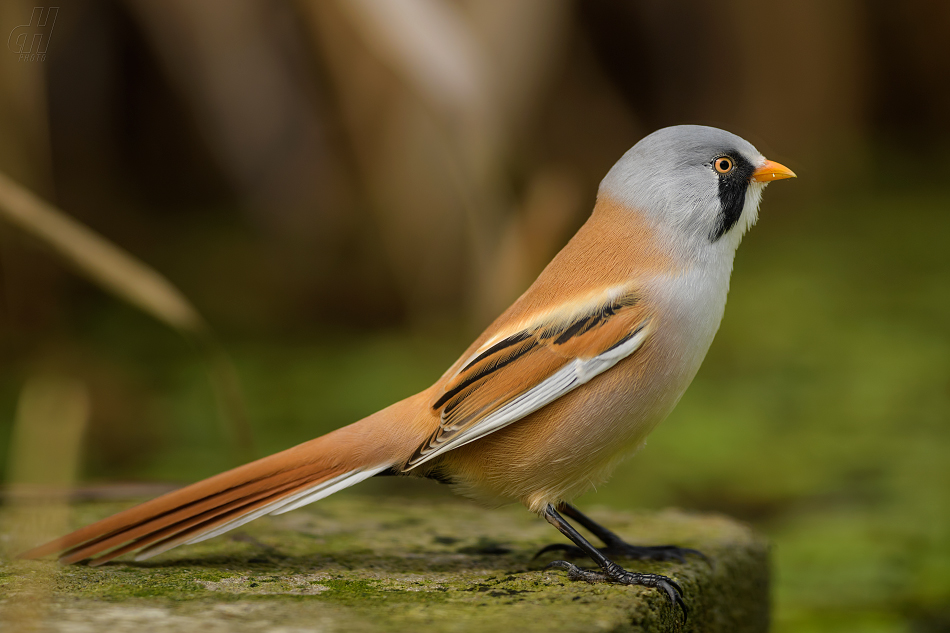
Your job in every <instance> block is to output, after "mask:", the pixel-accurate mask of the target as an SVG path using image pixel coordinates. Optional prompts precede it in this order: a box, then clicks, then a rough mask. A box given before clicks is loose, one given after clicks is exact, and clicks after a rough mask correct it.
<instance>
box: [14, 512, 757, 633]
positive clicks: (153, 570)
mask: <svg viewBox="0 0 950 633" xmlns="http://www.w3.org/2000/svg"><path fill="white" fill-rule="evenodd" d="M120 507H122V506H121V505H120V504H115V503H102V502H98V503H84V504H80V505H77V506H75V507H74V508H73V512H72V514H73V516H72V519H71V520H72V521H73V522H74V523H75V524H76V525H77V526H78V525H79V524H82V523H85V522H88V521H90V520H93V519H96V518H98V517H101V516H105V515H107V514H109V513H111V512H113V511H115V510H117V509H120ZM590 514H591V516H592V517H593V518H595V519H596V520H598V521H601V522H602V523H604V524H605V525H607V526H609V527H610V528H611V529H614V530H615V531H617V532H618V533H620V534H622V535H623V536H624V537H626V538H627V539H629V540H630V541H631V542H635V543H637V544H658V545H659V544H668V543H675V544H677V545H682V546H685V547H692V548H696V549H698V550H701V551H702V552H704V553H705V554H706V555H707V556H708V557H709V559H710V561H711V565H710V564H707V563H706V562H704V561H703V560H701V559H698V558H694V557H690V559H689V560H688V561H687V562H686V563H674V562H664V563H659V562H646V563H645V562H638V561H619V562H621V564H624V566H625V567H626V568H628V569H630V570H634V571H644V572H651V573H660V574H665V575H668V576H670V577H672V578H673V579H674V580H675V581H676V582H677V583H679V584H680V585H681V586H682V588H683V591H684V594H685V601H686V603H687V604H688V605H689V608H690V617H689V621H688V623H687V624H686V626H683V625H682V623H681V612H680V611H679V609H678V608H675V607H673V606H672V605H670V604H669V602H668V601H667V599H666V597H665V596H664V595H662V594H660V593H659V592H657V591H655V590H653V589H648V588H644V587H621V586H614V585H606V584H595V585H591V584H586V583H577V582H570V581H568V580H567V578H566V575H565V574H564V573H563V572H560V571H557V570H547V569H545V565H546V564H547V563H548V562H550V560H552V559H553V558H554V555H553V553H552V554H546V555H544V556H542V557H541V558H538V559H534V558H533V557H534V555H535V553H536V552H537V551H538V549H539V548H541V547H542V546H543V545H545V544H547V543H550V542H556V541H561V540H563V538H562V537H560V535H558V534H557V533H556V531H555V530H554V529H553V528H551V527H550V526H549V525H548V524H547V523H545V522H544V521H542V520H541V519H539V518H537V517H535V516H534V515H531V514H529V513H528V512H526V511H525V510H523V509H521V508H519V507H509V508H502V509H493V510H486V509H483V508H481V507H479V506H476V505H474V504H471V503H467V502H465V501H461V500H460V501H445V500H441V499H439V500H433V499H419V500H408V499H400V498H385V499H380V498H375V497H369V496H364V495H355V494H341V495H337V496H335V497H333V498H330V499H326V500H324V501H321V502H320V503H318V504H315V505H313V506H310V507H308V508H306V509H302V510H298V511H296V512H292V513H288V514H286V515H280V516H277V517H267V518H265V519H261V520H258V521H255V522H253V523H251V524H249V525H247V526H245V527H244V528H241V529H239V530H236V531H234V532H232V533H230V534H228V535H225V536H222V537H219V538H215V539H211V540H209V541H206V542H203V543H199V544H196V545H192V546H185V547H180V548H178V549H175V550H172V551H170V552H167V553H165V554H163V555H161V556H159V557H156V558H154V559H151V560H148V561H144V562H134V561H129V560H119V561H117V562H113V563H110V564H107V565H104V566H102V567H96V568H93V567H86V566H70V567H61V566H59V565H58V564H57V563H55V562H50V561H14V560H11V559H10V558H9V557H5V558H3V559H0V622H5V624H6V625H10V624H18V625H20V626H22V627H23V628H32V629H33V630H51V631H67V630H68V631H85V630H89V631H98V630H109V631H111V632H112V633H122V632H124V631H134V632H135V633H138V632H139V631H142V630H149V631H166V630H167V631H201V632H202V633H216V632H218V631H256V632H257V631H275V632H277V631H281V632H285V633H286V632H290V631H301V632H302V631H326V632H333V631H357V632H358V631H409V630H417V629H418V630H425V631H491V632H492V633H495V632H497V631H501V630H505V631H511V630H514V631H519V632H529V631H545V632H547V631H558V633H567V632H569V631H703V632H705V633H714V632H716V631H729V632H731V633H735V632H746V631H748V632H750V633H751V632H753V631H766V630H767V629H768V618H769V571H768V545H767V543H766V541H765V540H764V539H763V538H762V537H761V536H759V535H757V534H755V533H754V532H753V531H752V530H751V529H750V528H748V527H747V526H745V525H742V524H740V523H737V522H735V521H733V520H731V519H729V518H726V517H723V516H720V515H698V514H689V513H685V512H681V511H678V510H667V511H663V512H658V513H647V512H642V513H633V512H618V511H613V510H606V509H597V508H594V509H592V510H591V512H590ZM5 524H6V525H7V526H8V529H9V522H5ZM3 536H4V537H5V540H7V541H9V539H10V535H9V533H8V534H4V535H3ZM576 562H578V564H581V565H582V566H587V565H588V563H587V562H585V561H576ZM4 629H5V630H14V629H13V628H10V629H7V628H6V626H4Z"/></svg>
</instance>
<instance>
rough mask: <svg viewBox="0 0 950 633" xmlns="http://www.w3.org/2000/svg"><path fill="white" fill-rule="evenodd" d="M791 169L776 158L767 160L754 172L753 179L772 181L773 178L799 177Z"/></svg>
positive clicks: (756, 180)
mask: <svg viewBox="0 0 950 633" xmlns="http://www.w3.org/2000/svg"><path fill="white" fill-rule="evenodd" d="M797 177H798V176H796V175H795V172H793V171H792V170H791V169H789V168H788V167H786V166H785V165H781V164H779V163H776V162H775V161H774V160H767V161H765V162H764V163H762V164H761V165H759V168H758V169H756V170H755V171H754V172H752V180H754V181H755V182H772V181H773V180H782V179H783V178H797Z"/></svg>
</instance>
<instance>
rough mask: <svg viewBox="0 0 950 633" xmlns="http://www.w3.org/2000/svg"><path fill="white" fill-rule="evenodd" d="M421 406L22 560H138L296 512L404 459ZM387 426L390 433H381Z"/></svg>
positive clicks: (211, 482)
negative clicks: (411, 424) (127, 556)
mask: <svg viewBox="0 0 950 633" xmlns="http://www.w3.org/2000/svg"><path fill="white" fill-rule="evenodd" d="M415 410H417V405H416V404H415V403H414V401H413V398H410V399H407V400H404V401H402V402H400V403H397V404H395V405H393V406H392V407H389V408H387V409H384V410H383V411H380V412H378V413H376V414H374V415H372V416H370V417H368V418H365V419H364V420H361V421H360V422H357V423H355V424H351V425H350V426H348V427H344V428H342V429H339V430H337V431H334V432H333V433H330V434H328V435H324V436H323V437H318V438H316V439H314V440H311V441H309V442H305V443H303V444H300V445H298V446H295V447H293V448H290V449H288V450H286V451H283V452H281V453H277V454H275V455H271V456H270V457H265V458H263V459H259V460H257V461H255V462H251V463H250V464H245V465H244V466H240V467H238V468H235V469H233V470H229V471H227V472H225V473H221V474H220V475H216V476H214V477H210V478H209V479H205V480H204V481H199V482H198V483H195V484H192V485H190V486H187V487H185V488H182V489H180V490H176V491H174V492H170V493H168V494H166V495H163V496H161V497H158V498H156V499H153V500H151V501H147V502H145V503H143V504H141V505H138V506H135V507H133V508H129V509H128V510H125V511H123V512H119V513H118V514H115V515H113V516H111V517H108V518H105V519H102V520H101V521H98V522H96V523H93V524H91V525H87V526H86V527H84V528H81V529H79V530H76V531H75V532H73V533H72V534H67V535H66V536H64V537H62V538H58V539H56V540H54V541H50V542H49V543H46V544H44V545H41V546H39V547H36V548H34V549H32V550H30V551H28V552H25V553H23V554H21V555H20V558H40V557H43V556H49V555H51V554H60V559H59V560H60V561H61V562H63V563H66V564H69V563H76V562H80V561H83V560H89V559H91V560H90V564H92V565H100V564H102V563H105V562H107V561H109V560H112V559H113V558H115V557H117V556H121V555H123V554H126V553H129V552H133V551H135V550H140V551H139V554H138V556H136V559H137V560H142V559H145V558H149V557H151V556H154V555H156V554H159V553H161V552H164V551H167V550H169V549H171V548H173V547H175V546H177V545H181V544H183V543H197V542H199V541H203V540H205V539H208V538H212V537H214V536H218V535H219V534H222V533H224V532H227V531H228V530H232V529H234V528H236V527H238V526H241V525H244V524H245V523H247V522H248V521H252V520H254V519H256V518H258V517H260V516H263V515H265V514H280V513H283V512H288V511H290V510H294V509H296V508H299V507H301V506H303V505H306V504H308V503H312V502H314V501H317V500H319V499H322V498H324V497H326V496H329V495H331V494H333V493H335V492H337V491H339V490H342V489H343V488H346V487H348V486H352V485H353V484H356V483H359V482H360V481H363V480H364V479H367V478H369V477H372V476H373V475H375V474H377V473H379V472H381V471H383V470H385V469H387V468H390V467H392V466H393V465H394V464H398V463H401V462H402V461H405V459H406V458H407V455H408V454H409V453H411V451H412V449H413V448H414V446H415V442H416V438H415V435H418V434H420V433H419V432H417V431H415V430H412V429H407V427H405V426H403V425H401V424H399V422H401V421H404V420H406V419H407V418H411V416H412V414H413V412H414V411H415ZM381 425H384V426H385V430H386V431H388V433H381V432H380V431H381V428H380V427H381ZM394 430H395V432H394ZM426 432H428V431H426ZM420 436H421V435H420ZM387 439H388V441H387Z"/></svg>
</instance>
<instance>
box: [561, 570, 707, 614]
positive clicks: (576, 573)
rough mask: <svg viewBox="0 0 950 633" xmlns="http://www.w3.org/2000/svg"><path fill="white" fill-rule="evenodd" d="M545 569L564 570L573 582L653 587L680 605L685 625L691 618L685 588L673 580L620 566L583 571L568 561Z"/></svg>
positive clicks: (673, 602) (674, 603) (671, 601)
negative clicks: (685, 600) (684, 598)
mask: <svg viewBox="0 0 950 633" xmlns="http://www.w3.org/2000/svg"><path fill="white" fill-rule="evenodd" d="M545 569H563V570H565V571H566V572H567V577H568V578H569V579H571V580H584V581H586V582H590V583H595V582H613V583H617V584H622V585H641V586H644V587H653V588H656V589H659V590H661V591H662V592H663V593H664V594H665V595H666V598H667V600H669V601H670V604H671V605H674V606H675V605H679V608H680V609H681V610H682V611H683V624H686V621H687V619H688V618H689V609H688V608H687V607H686V603H685V602H683V588H682V587H680V586H679V584H678V583H677V582H676V581H675V580H673V579H672V578H667V577H666V576H661V575H659V574H638V573H634V572H629V571H626V570H625V569H623V568H622V567H619V566H614V567H613V568H612V570H610V571H592V570H588V569H581V568H580V567H578V566H577V565H575V564H574V563H569V562H568V561H566V560H554V561H551V562H550V563H548V564H547V566H546V567H545Z"/></svg>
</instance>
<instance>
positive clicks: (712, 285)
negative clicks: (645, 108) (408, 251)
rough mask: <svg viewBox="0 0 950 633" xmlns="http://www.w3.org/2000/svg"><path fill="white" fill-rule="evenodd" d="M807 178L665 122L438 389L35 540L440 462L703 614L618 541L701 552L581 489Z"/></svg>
mask: <svg viewBox="0 0 950 633" xmlns="http://www.w3.org/2000/svg"><path fill="white" fill-rule="evenodd" d="M794 177H795V174H794V173H793V172H792V171H791V170H790V169H788V168H787V167H785V166H784V165H781V164H779V163H776V162H774V161H771V160H767V159H766V158H765V157H764V156H762V154H760V153H759V152H758V151H757V150H756V149H755V147H753V146H752V145H751V144H750V143H748V142H747V141H745V140H743V139H742V138H740V137H739V136H736V135H734V134H731V133H729V132H726V131H724V130H721V129H717V128H713V127H707V126H699V125H678V126H673V127H667V128H662V129H660V130H657V131H655V132H653V133H651V134H649V135H647V136H645V137H644V138H642V139H641V140H640V141H639V142H637V143H636V144H635V145H634V146H633V147H632V148H631V149H630V150H628V151H627V152H626V153H625V154H624V155H623V156H622V157H621V158H620V160H619V161H618V162H617V163H616V164H615V165H614V166H613V167H612V168H611V169H610V170H609V172H608V173H607V175H606V176H605V177H604V179H603V180H602V181H601V183H600V186H599V188H598V191H597V196H596V201H595V204H594V208H593V211H592V213H591V215H590V217H589V219H588V220H587V221H586V222H585V223H584V225H583V226H582V227H581V228H580V229H579V230H578V232H577V233H576V234H575V235H574V237H573V238H572V239H570V241H569V242H568V243H567V244H566V245H565V246H564V248H563V249H562V250H561V251H560V252H559V253H558V254H557V255H556V256H555V257H554V259H553V260H552V261H551V262H550V263H549V264H548V266H547V267H545V268H544V270H543V271H542V272H541V273H540V275H539V276H538V278H537V279H536V280H535V281H534V283H533V284H532V285H531V286H530V287H529V288H528V289H527V290H526V291H525V292H524V294H522V295H521V296H520V298H518V299H517V300H516V301H515V302H514V303H513V304H512V305H511V306H510V307H509V308H508V309H507V310H505V311H504V312H503V313H502V314H501V316H499V317H498V318H497V319H496V320H495V321H494V322H493V323H492V324H491V325H489V326H488V328H487V329H486V330H485V331H484V332H483V333H482V334H481V335H480V336H479V337H478V338H477V339H476V340H475V341H474V342H473V343H472V344H471V345H470V346H469V348H468V349H466V350H465V351H464V352H463V353H462V354H461V356H460V357H459V358H458V360H456V361H455V363H453V364H452V366H451V367H449V369H448V370H447V371H446V372H445V373H444V374H443V375H442V376H441V377H440V378H439V379H438V380H436V382H435V383H434V384H433V385H432V386H430V387H429V388H428V389H425V390H423V391H421V392H419V393H417V394H415V395H412V396H409V397H408V398H406V399H404V400H402V401H399V402H397V403H395V404H393V405H391V406H389V407H387V408H385V409H383V410H381V411H378V412H376V413H374V414H372V415H369V416H368V417H366V418H363V419H362V420H359V421H357V422H354V423H353V424H350V425H348V426H345V427H343V428H340V429H337V430H335V431H332V432H330V433H328V434H326V435H323V436H321V437H317V438H316V439H312V440H310V441H307V442H304V443H302V444H299V445H297V446H294V447H292V448H289V449H287V450H284V451H282V452H279V453H276V454H273V455H271V456H269V457H264V458H262V459H259V460H257V461H253V462H251V463H248V464H245V465H243V466H240V467H237V468H234V469H232V470H229V471H227V472H224V473H221V474H219V475H216V476H213V477H210V478H208V479H205V480H203V481H200V482H197V483H194V484H191V485H189V486H186V487H184V488H181V489H179V490H176V491H173V492H170V493H168V494H165V495H163V496H160V497H158V498H156V499H153V500H151V501H147V502H145V503H142V504H140V505H138V506H135V507H132V508H129V509H127V510H125V511H122V512H119V513H117V514H115V515H112V516H110V517H108V518H105V519H102V520H100V521H98V522H95V523H92V524H91V525H87V526H86V527H83V528H80V529H78V530H76V531H75V532H72V533H71V534H68V535H66V536H63V537H61V538H58V539H55V540H53V541H50V542H48V543H46V544H45V545H41V546H39V547H36V548H34V549H32V550H30V551H28V552H25V553H24V554H21V557H23V558H39V557H45V556H49V555H53V554H56V555H58V557H59V560H60V561H61V562H62V563H64V564H69V563H78V562H81V561H87V562H88V563H89V564H90V565H101V564H103V563H105V562H107V561H110V560H112V559H114V558H116V557H117V556H121V555H123V554H126V553H129V552H137V554H136V560H143V559H147V558H150V557H152V556H155V555H157V554H160V553H162V552H165V551H167V550H169V549H171V548H173V547H176V546H178V545H182V544H186V543H197V542H199V541H203V540H205V539H209V538H212V537H215V536H218V535H220V534H223V533H225V532H227V531H229V530H233V529H234V528H237V527H238V526H241V525H243V524H245V523H247V522H249V521H251V520H253V519H256V518H258V517H260V516H263V515H265V514H281V513H284V512H288V511H290V510H294V509H296V508H299V507H301V506H304V505H307V504H309V503H313V502H315V501H318V500H320V499H323V498H325V497H327V496H329V495H331V494H333V493H335V492H337V491H339V490H342V489H344V488H347V487H349V486H352V485H354V484H357V483H359V482H361V481H364V480H366V479H368V478H370V477H373V476H387V475H395V476H410V477H424V478H429V479H435V480H437V481H439V482H441V483H447V484H449V485H451V486H452V488H453V490H454V491H455V492H457V493H459V494H462V495H464V496H468V497H471V498H474V499H476V500H478V501H481V502H484V503H486V504H489V505H498V504H503V503H509V502H521V503H522V504H523V505H524V506H525V507H526V508H527V509H528V510H530V511H531V512H534V513H536V514H538V515H540V516H541V517H543V518H544V519H546V520H547V521H548V522H549V523H550V524H552V525H553V526H554V527H555V528H557V529H558V530H559V531H560V532H561V533H562V534H563V535H564V536H566V537H567V538H568V539H569V540H570V541H571V542H572V543H573V544H574V545H573V546H568V547H565V546H563V545H555V546H549V547H548V548H545V550H549V549H568V548H570V547H576V548H577V549H578V550H579V551H580V552H581V553H583V554H586V555H587V556H588V557H590V558H591V559H592V561H593V562H594V563H596V564H597V566H598V567H599V569H595V570H590V569H582V568H580V567H578V566H576V565H575V564H573V563H571V562H568V561H565V560H557V561H553V562H552V563H551V564H550V565H549V567H553V568H557V569H562V570H565V571H566V572H567V577H568V579H570V580H582V581H588V582H609V583H616V584H623V585H642V586H646V587H653V588H655V589H657V590H660V591H662V592H664V593H665V594H666V596H667V598H668V599H669V600H670V601H671V603H675V604H678V605H679V606H680V607H681V608H682V610H683V614H684V617H685V615H686V613H687V610H686V604H685V603H684V601H683V599H682V593H683V592H682V589H681V588H680V586H679V585H678V584H677V583H676V582H675V581H674V580H672V579H671V578H669V577H667V576H663V575H660V574H645V573H637V572H632V571H627V570H626V569H624V568H623V567H621V566H620V565H618V564H617V563H616V562H614V561H613V560H612V558H617V557H618V556H626V557H628V558H635V559H637V558H639V559H653V560H678V561H682V560H684V559H683V557H684V556H685V555H689V554H699V552H696V551H695V550H692V549H688V548H679V547H675V546H660V547H640V546H634V545H629V544H627V543H625V542H624V541H623V539H622V538H621V537H620V536H618V535H617V534H615V533H613V532H611V531H610V530H609V529H607V528H605V527H603V526H601V525H599V524H598V523H596V522H594V521H593V520H592V519H590V518H589V517H587V516H586V515H585V514H583V513H582V512H581V511H580V510H579V509H577V508H576V507H575V506H574V505H572V504H571V501H572V500H573V499H574V498H575V497H577V496H578V495H580V494H582V493H583V492H585V491H587V490H588V489H590V488H591V487H593V486H595V485H597V484H600V483H602V482H604V481H605V480H606V479H607V478H608V476H609V475H610V473H611V471H612V470H613V469H614V468H615V467H616V466H617V464H618V463H619V462H620V461H621V460H622V459H624V458H625V457H627V456H629V455H630V454H632V453H634V452H636V451H637V450H638V449H639V448H640V447H641V446H642V445H643V443H644V442H645V438H646V437H647V435H648V434H649V433H650V432H651V431H652V430H653V429H654V427H656V425H657V424H658V423H659V422H661V421H662V420H663V419H664V418H666V417H667V415H668V414H669V413H670V412H671V411H672V410H673V408H674V407H675V406H676V404H677V402H678V401H679V400H680V397H681V396H682V395H683V393H684V392H685V391H686V388H687V387H688V386H689V384H690V382H692V380H693V377H694V376H695V375H696V373H697V371H698V370H699V367H700V365H701V363H702V361H703V359H704V357H705V356H706V352H707V350H708V349H709V347H710V345H711V343H712V341H713V338H714V336H715V334H716V332H717V330H718V329H719V325H720V322H721V320H722V317H723V312H724V310H725V305H726V296H727V293H728V290H729V280H730V276H731V273H732V269H733V261H734V258H735V253H736V249H737V247H738V246H739V243H740V241H741V240H742V237H743V235H744V234H745V233H746V231H747V230H748V229H749V228H750V227H751V226H752V225H753V224H754V223H755V222H756V220H757V218H758V209H759V203H760V201H761V198H762V191H763V189H764V188H765V186H766V185H767V184H768V183H769V182H771V181H773V180H780V179H784V178H794ZM565 517H566V518H565ZM568 519H572V520H573V521H575V522H576V523H577V524H579V525H580V526H582V527H584V528H585V529H587V530H588V531H590V532H591V534H593V535H594V536H596V537H597V538H598V539H599V540H601V541H603V542H604V544H605V546H606V547H604V548H597V547H595V546H594V545H593V544H592V543H591V542H590V541H589V540H588V539H586V538H585V537H584V536H583V535H582V534H581V533H580V532H578V531H577V529H576V528H575V527H574V526H573V525H572V524H571V523H570V522H569V521H568ZM545 550H542V551H545Z"/></svg>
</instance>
